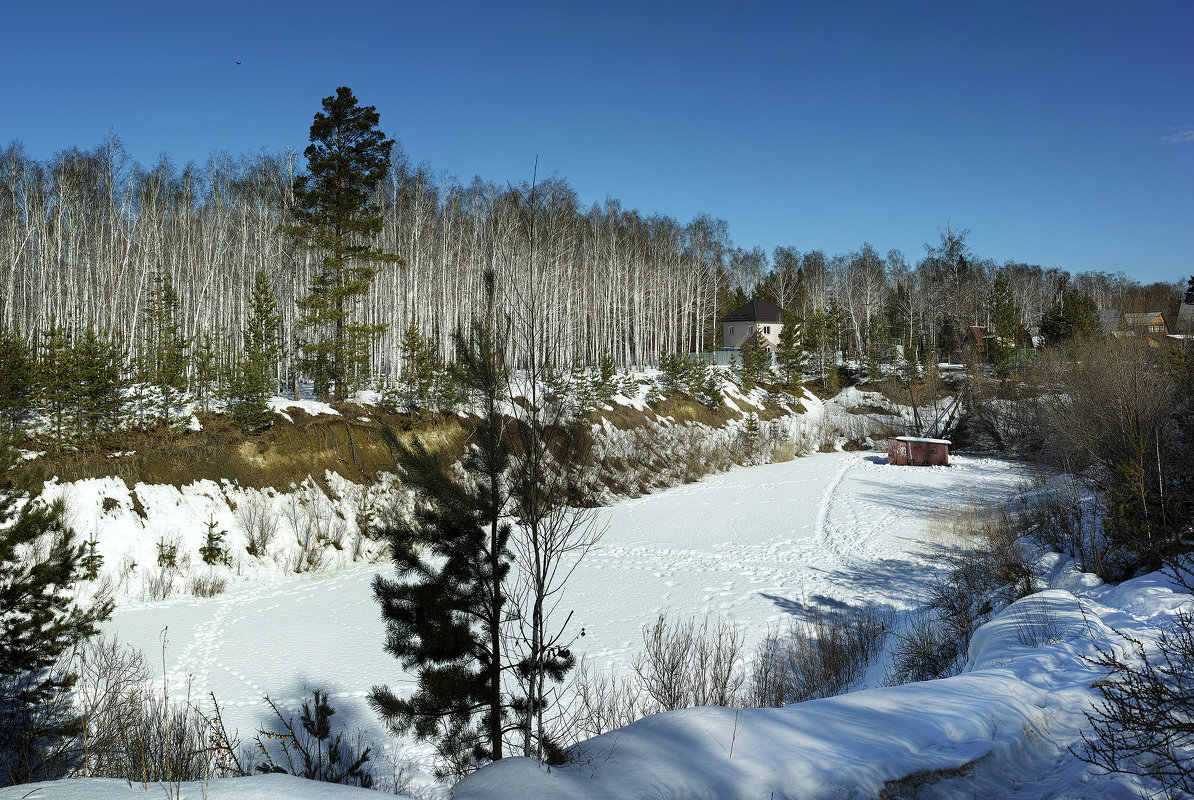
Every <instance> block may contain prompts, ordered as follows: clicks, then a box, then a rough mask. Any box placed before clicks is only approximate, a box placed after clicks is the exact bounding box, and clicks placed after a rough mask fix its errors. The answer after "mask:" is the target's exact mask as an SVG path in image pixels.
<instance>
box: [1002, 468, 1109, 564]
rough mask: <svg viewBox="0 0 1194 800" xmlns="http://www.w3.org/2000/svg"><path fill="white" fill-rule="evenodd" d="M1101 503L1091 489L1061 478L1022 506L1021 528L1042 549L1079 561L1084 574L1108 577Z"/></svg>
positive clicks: (1079, 481) (1075, 480)
mask: <svg viewBox="0 0 1194 800" xmlns="http://www.w3.org/2000/svg"><path fill="white" fill-rule="evenodd" d="M1103 512H1104V509H1103V504H1102V501H1101V500H1100V499H1099V496H1098V494H1096V493H1095V492H1094V491H1092V487H1090V486H1087V485H1086V482H1085V481H1084V480H1083V479H1082V478H1080V477H1078V476H1074V475H1061V476H1059V477H1058V478H1056V479H1055V480H1054V481H1053V483H1052V484H1051V486H1050V491H1049V492H1047V493H1044V494H1041V495H1040V496H1038V497H1035V498H1034V499H1033V500H1032V501H1031V502H1028V503H1026V504H1025V506H1024V512H1023V517H1024V527H1025V529H1026V530H1027V531H1029V532H1030V535H1031V536H1032V539H1033V540H1034V541H1036V542H1038V543H1039V544H1040V545H1041V546H1043V547H1047V548H1049V549H1050V550H1055V551H1057V552H1059V553H1065V554H1067V555H1070V556H1073V557H1074V558H1076V559H1078V563H1079V565H1080V566H1081V568H1082V571H1083V572H1093V573H1095V574H1100V575H1105V574H1107V573H1106V571H1107V563H1106V561H1107V556H1108V543H1107V540H1106V539H1105V537H1104V536H1103V535H1102V526H1101V523H1100V519H1101V518H1102V516H1103Z"/></svg>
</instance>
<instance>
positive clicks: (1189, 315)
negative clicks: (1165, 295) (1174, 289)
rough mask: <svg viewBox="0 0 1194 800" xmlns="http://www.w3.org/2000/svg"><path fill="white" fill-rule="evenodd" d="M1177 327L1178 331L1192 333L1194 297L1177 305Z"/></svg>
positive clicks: (1193, 329)
mask: <svg viewBox="0 0 1194 800" xmlns="http://www.w3.org/2000/svg"><path fill="white" fill-rule="evenodd" d="M1177 329H1178V332H1179V333H1194V299H1192V300H1191V301H1190V302H1185V301H1182V304H1181V305H1180V306H1178V307H1177Z"/></svg>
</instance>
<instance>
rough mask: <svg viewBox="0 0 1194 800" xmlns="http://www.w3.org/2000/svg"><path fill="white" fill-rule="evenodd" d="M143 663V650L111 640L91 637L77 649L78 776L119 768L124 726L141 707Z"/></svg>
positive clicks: (109, 772)
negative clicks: (80, 717)
mask: <svg viewBox="0 0 1194 800" xmlns="http://www.w3.org/2000/svg"><path fill="white" fill-rule="evenodd" d="M148 683H149V664H148V663H146V660H145V654H144V653H143V652H141V651H140V650H137V649H136V648H133V647H130V646H128V645H121V644H120V642H119V641H118V640H116V639H111V640H107V639H103V638H95V639H92V640H90V641H88V642H87V643H86V644H84V645H83V647H82V648H81V650H80V652H79V684H78V692H79V704H80V707H81V709H82V712H83V719H84V729H83V759H82V761H81V762H80V763H79V766H78V771H79V773H80V774H81V775H84V776H105V775H106V776H116V773H117V772H118V771H119V770H121V769H123V765H124V764H125V757H124V754H123V744H124V739H125V736H126V731H129V730H131V729H133V728H134V726H135V725H136V724H137V721H138V719H139V717H140V716H141V711H142V699H143V694H144V692H145V687H146V686H147V685H148Z"/></svg>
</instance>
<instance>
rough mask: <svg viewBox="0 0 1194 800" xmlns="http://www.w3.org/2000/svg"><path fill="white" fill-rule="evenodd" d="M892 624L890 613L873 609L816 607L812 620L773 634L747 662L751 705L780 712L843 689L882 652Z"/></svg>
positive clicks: (797, 622) (870, 607)
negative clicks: (831, 609)
mask: <svg viewBox="0 0 1194 800" xmlns="http://www.w3.org/2000/svg"><path fill="white" fill-rule="evenodd" d="M891 626H892V615H891V613H890V612H889V611H886V610H882V609H877V608H874V607H872V606H865V607H862V608H847V609H845V610H843V611H828V610H825V609H823V608H820V607H818V608H817V611H816V613H814V614H813V616H812V619H810V620H808V621H797V620H792V621H791V622H790V623H789V625H788V628H787V630H786V631H782V632H781V631H779V630H773V631H772V632H771V633H769V634H768V635H767V637H766V638H765V639H764V640H763V641H762V642H760V643H759V646H758V648H757V650H756V651H755V657H754V660H753V661H752V662H751V680H750V690H749V697H748V699H749V703H750V705H752V706H757V707H760V708H766V707H773V708H779V707H780V706H786V705H789V704H790V703H800V702H803V701H805V700H812V699H814V698H818V697H833V696H834V695H838V694H841V693H842V692H845V691H847V690H848V689H849V688H850V687H851V686H853V685H855V684H856V683H858V681H860V680H862V678H863V677H864V676H865V675H866V671H867V668H868V667H869V666H870V665H871V663H872V662H873V661H874V660H875V659H876V658H878V657H879V656H880V655H881V654H882V653H883V648H884V645H885V644H886V642H887V636H888V634H889V633H890V631H891Z"/></svg>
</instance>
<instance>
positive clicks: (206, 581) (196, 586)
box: [187, 572, 228, 597]
mask: <svg viewBox="0 0 1194 800" xmlns="http://www.w3.org/2000/svg"><path fill="white" fill-rule="evenodd" d="M227 588H228V578H226V577H225V576H223V575H218V574H216V573H214V572H208V573H205V574H203V575H193V576H191V578H190V579H189V580H188V581H187V591H188V592H189V593H191V594H193V595H194V596H195V597H215V596H216V595H219V594H223V593H224V590H225V589H227Z"/></svg>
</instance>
